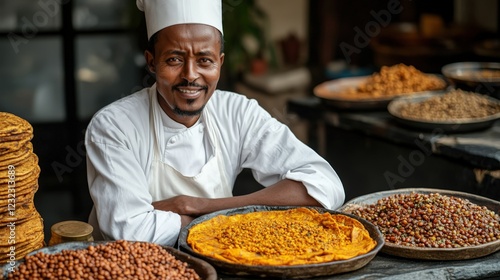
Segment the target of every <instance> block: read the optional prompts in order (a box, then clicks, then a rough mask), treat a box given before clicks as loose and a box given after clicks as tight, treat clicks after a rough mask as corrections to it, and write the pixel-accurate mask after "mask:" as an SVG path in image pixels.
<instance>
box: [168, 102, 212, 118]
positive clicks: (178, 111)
mask: <svg viewBox="0 0 500 280" xmlns="http://www.w3.org/2000/svg"><path fill="white" fill-rule="evenodd" d="M193 102H194V100H188V103H189V104H191V103H193ZM204 108H205V105H203V106H202V107H201V108H200V109H198V110H191V111H188V110H182V109H180V108H179V107H177V106H176V107H174V108H173V110H174V113H175V114H176V115H178V116H181V117H194V116H199V115H200V114H201V112H202V111H203V109H204Z"/></svg>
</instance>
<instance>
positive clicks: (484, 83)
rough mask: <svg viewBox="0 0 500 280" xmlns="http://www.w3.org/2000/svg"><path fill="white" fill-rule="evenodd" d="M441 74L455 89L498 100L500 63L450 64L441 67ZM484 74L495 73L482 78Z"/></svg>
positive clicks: (499, 93) (499, 96) (499, 95)
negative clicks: (477, 93)
mask: <svg viewBox="0 0 500 280" xmlns="http://www.w3.org/2000/svg"><path fill="white" fill-rule="evenodd" d="M441 72H442V73H443V75H444V76H445V77H446V78H447V79H448V80H449V81H450V83H451V84H453V85H454V86H455V87H456V88H460V89H463V90H466V91H473V92H479V93H482V94H485V95H489V96H492V97H494V98H497V99H500V75H499V73H500V63H498V62H456V63H450V64H447V65H445V66H443V67H442V68H441ZM485 72H490V73H496V75H493V76H492V77H488V76H484V75H483V73H485Z"/></svg>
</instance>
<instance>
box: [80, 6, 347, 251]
mask: <svg viewBox="0 0 500 280" xmlns="http://www.w3.org/2000/svg"><path fill="white" fill-rule="evenodd" d="M137 4H138V7H139V9H141V10H143V11H144V12H145V16H146V25H147V30H148V39H149V40H150V45H151V47H150V48H149V49H148V50H147V51H146V52H145V57H146V61H147V64H148V67H149V69H150V70H151V72H152V73H155V75H156V83H155V84H154V85H153V86H152V87H151V88H145V89H143V90H141V91H139V92H137V93H134V94H132V95H130V96H128V97H125V98H123V99H121V100H118V101H116V102H114V103H113V104H111V105H108V106H107V107H105V108H103V109H102V110H100V111H99V112H98V113H97V114H96V115H95V116H94V117H93V119H92V121H91V122H90V124H89V126H88V129H87V133H86V140H85V144H86V149H87V164H88V183H89V191H90V195H91V197H92V199H93V201H94V208H93V210H92V213H91V216H90V223H91V224H92V225H93V226H94V228H95V231H94V232H95V238H96V239H101V238H104V239H128V240H141V241H149V242H155V243H159V244H165V245H172V244H174V243H175V242H176V239H177V237H178V234H179V231H180V229H181V227H183V226H185V225H187V224H188V223H189V222H190V221H192V219H193V218H195V217H197V216H200V215H203V214H206V213H210V212H214V211H217V210H221V209H227V208H234V207H241V206H246V205H304V206H306V205H312V206H323V207H326V208H330V209H332V208H336V207H339V206H341V205H342V203H343V202H344V190H343V187H342V184H341V182H340V180H339V178H338V176H337V174H336V173H335V172H334V170H333V169H332V167H331V166H330V165H329V164H328V163H327V162H326V161H325V160H324V159H322V158H321V157H320V156H319V155H317V154H316V153H315V152H314V151H313V150H311V149H310V148H309V147H307V146H306V145H304V144H303V143H301V142H300V141H299V140H298V139H297V138H295V136H294V135H293V134H292V132H291V131H290V130H289V129H288V128H287V127H286V126H285V125H283V124H282V123H279V122H278V121H277V120H276V119H274V118H272V117H271V116H270V115H269V114H268V113H267V112H266V111H265V110H263V109H262V108H261V107H259V105H258V104H257V102H256V101H255V100H249V99H247V98H246V97H244V96H242V95H238V94H235V93H232V92H227V91H220V90H216V86H217V82H218V79H219V76H220V71H221V67H222V64H223V62H224V53H223V50H222V47H223V36H222V34H223V30H222V7H221V2H220V0H183V1H179V0H138V1H137ZM243 168H249V169H251V170H252V172H253V175H254V177H255V179H256V180H257V181H258V182H259V183H261V184H262V185H263V186H265V188H263V189H262V190H259V191H257V192H254V193H251V194H248V195H243V196H237V197H233V196H232V188H233V184H234V182H235V179H236V177H237V175H238V174H239V173H240V172H241V171H242V170H243Z"/></svg>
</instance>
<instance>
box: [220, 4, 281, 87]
mask: <svg viewBox="0 0 500 280" xmlns="http://www.w3.org/2000/svg"><path fill="white" fill-rule="evenodd" d="M226 2H227V3H226ZM229 2H230V3H229ZM255 2H256V1H253V0H240V1H223V13H222V18H223V25H224V41H225V42H224V44H225V53H226V57H225V62H224V65H225V66H224V67H225V68H226V71H227V73H228V74H229V75H230V76H231V78H236V77H237V76H238V75H239V74H241V73H243V72H245V71H247V70H248V69H249V67H250V63H251V61H252V60H253V59H255V58H264V57H265V58H266V60H274V55H273V54H272V53H273V52H272V50H271V48H270V46H271V44H269V42H268V39H267V34H266V29H267V26H268V17H267V14H266V13H265V12H264V11H263V10H262V9H261V8H260V7H259V6H258V5H257V4H256V3H255ZM270 50H271V51H270ZM270 53H271V55H269V54H270Z"/></svg>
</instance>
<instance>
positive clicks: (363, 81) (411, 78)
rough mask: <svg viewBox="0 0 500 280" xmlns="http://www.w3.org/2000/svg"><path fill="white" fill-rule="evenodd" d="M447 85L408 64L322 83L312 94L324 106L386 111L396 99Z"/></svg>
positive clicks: (386, 67) (438, 77)
mask: <svg viewBox="0 0 500 280" xmlns="http://www.w3.org/2000/svg"><path fill="white" fill-rule="evenodd" d="M447 86H448V84H447V82H446V81H445V80H444V78H443V77H441V76H439V75H435V74H428V73H424V72H421V71H420V70H418V69H416V68H415V67H413V66H411V65H405V64H396V65H393V66H383V67H382V68H381V69H380V71H378V72H375V73H373V74H372V75H369V76H360V77H346V78H339V79H334V80H330V81H326V82H323V83H321V84H319V85H317V86H315V87H314V90H313V91H314V94H315V96H316V97H318V98H319V99H320V100H322V101H323V103H324V104H325V105H326V106H327V107H334V108H337V109H356V110H366V109H370V110H381V109H382V110H385V108H386V107H387V105H388V104H389V102H390V101H391V100H393V99H394V98H396V97H399V96H410V95H417V94H420V93H423V92H430V91H442V90H445V89H446V87H447Z"/></svg>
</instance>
